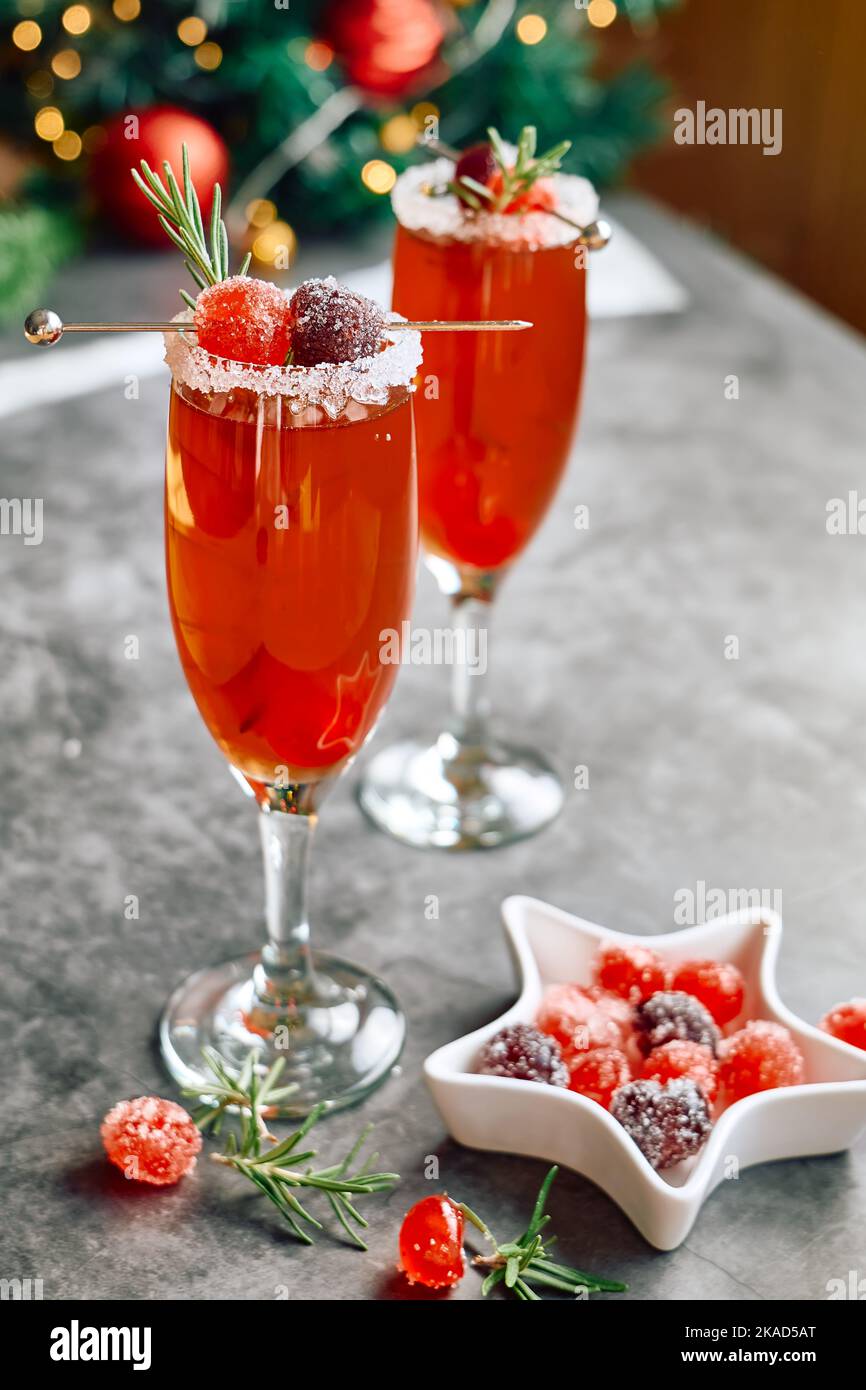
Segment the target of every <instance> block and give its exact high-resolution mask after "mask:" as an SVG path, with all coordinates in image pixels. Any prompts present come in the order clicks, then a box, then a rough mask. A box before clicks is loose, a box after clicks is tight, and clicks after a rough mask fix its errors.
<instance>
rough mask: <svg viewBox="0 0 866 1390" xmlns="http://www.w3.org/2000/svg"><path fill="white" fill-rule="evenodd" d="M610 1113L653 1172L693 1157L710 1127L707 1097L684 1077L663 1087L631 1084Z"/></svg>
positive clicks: (617, 1096)
mask: <svg viewBox="0 0 866 1390" xmlns="http://www.w3.org/2000/svg"><path fill="white" fill-rule="evenodd" d="M610 1110H611V1114H612V1115H613V1117H614V1119H615V1120H618V1121H619V1123H620V1124H621V1125H622V1127H623V1129H624V1130H625V1132H626V1134H628V1135H629V1136H630V1137H631V1138H632V1139H633V1140H634V1142H635V1143H636V1144H637V1146H638V1148H639V1149H640V1151H641V1153H642V1154H643V1155H644V1157H645V1158H646V1159H647V1160H648V1161H649V1162H650V1163H651V1164H652V1166H653V1168H670V1167H671V1165H672V1164H674V1163H679V1162H680V1161H681V1160H682V1159H684V1158H690V1157H691V1156H692V1154H696V1153H697V1152H698V1151H699V1150H700V1149H701V1148H702V1147H703V1145H704V1143H705V1142H706V1139H707V1136H708V1134H709V1132H710V1130H711V1129H712V1127H713V1123H712V1120H711V1118H710V1109H709V1105H708V1104H707V1098H706V1096H705V1095H704V1093H703V1091H702V1090H701V1089H700V1087H699V1086H696V1085H695V1083H694V1081H689V1080H687V1079H686V1078H685V1077H679V1078H677V1080H675V1081H668V1082H667V1084H666V1085H664V1086H662V1085H660V1084H659V1082H658V1081H644V1080H640V1081H630V1082H629V1083H628V1085H626V1086H621V1087H620V1089H619V1090H618V1091H617V1092H616V1094H615V1095H614V1098H613V1101H612V1103H611V1107H610Z"/></svg>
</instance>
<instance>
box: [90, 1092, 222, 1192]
mask: <svg viewBox="0 0 866 1390" xmlns="http://www.w3.org/2000/svg"><path fill="white" fill-rule="evenodd" d="M99 1132H100V1134H101V1135H102V1142H103V1144H104V1145H105V1152H106V1153H107V1154H108V1157H109V1158H110V1159H111V1162H112V1163H114V1164H116V1166H117V1167H118V1168H120V1170H121V1171H122V1173H123V1175H124V1177H127V1178H130V1179H132V1180H134V1181H136V1182H147V1183H153V1184H154V1185H155V1186H157V1187H163V1186H166V1185H168V1184H169V1183H175V1182H179V1181H180V1179H181V1178H182V1177H184V1176H185V1175H186V1174H187V1173H190V1172H192V1170H193V1168H194V1167H195V1160H196V1154H197V1153H198V1152H199V1150H200V1148H201V1142H202V1141H201V1134H200V1132H199V1130H198V1129H197V1127H196V1126H195V1124H194V1123H193V1121H192V1120H191V1119H190V1117H189V1115H188V1114H187V1113H186V1111H185V1110H184V1109H183V1108H182V1107H181V1106H179V1105H175V1103H174V1101H172V1100H162V1099H161V1098H160V1097H159V1096H138V1097H137V1098H136V1099H135V1100H122V1101H120V1102H119V1104H117V1105H115V1106H114V1107H113V1109H111V1110H109V1112H108V1114H107V1115H106V1117H105V1119H104V1120H103V1121H102V1124H101V1126H100V1130H99Z"/></svg>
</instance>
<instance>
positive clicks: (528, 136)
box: [445, 125, 571, 212]
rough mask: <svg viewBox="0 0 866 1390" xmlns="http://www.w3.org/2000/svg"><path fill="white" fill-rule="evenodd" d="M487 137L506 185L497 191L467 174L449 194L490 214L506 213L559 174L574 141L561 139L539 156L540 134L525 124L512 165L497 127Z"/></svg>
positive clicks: (489, 131)
mask: <svg viewBox="0 0 866 1390" xmlns="http://www.w3.org/2000/svg"><path fill="white" fill-rule="evenodd" d="M487 135H488V138H489V140H490V148H491V150H492V151H493V158H494V159H495V161H496V163H497V165H498V167H499V172H500V174H501V176H502V186H501V188H499V189H497V190H496V191H495V192H494V190H493V189H491V188H488V187H487V186H486V185H485V184H483V183H479V182H478V181H477V180H476V179H473V178H470V177H469V176H468V175H466V174H461V175H460V177H459V179H453V180H452V181H451V182H450V183H449V184H448V185H447V188H446V190H445V191H446V192H448V193H453V194H455V195H456V197H458V198H460V199H461V201H462V202H464V203H465V204H466V205H467V207H470V208H472V209H473V210H474V211H475V212H478V211H480V209H481V208H484V210H485V211H486V212H503V211H504V210H505V208H507V207H508V206H509V204H510V203H512V202H514V200H515V199H516V198H520V197H522V195H523V194H525V193H528V192H529V190H530V189H531V188H532V185H533V184H534V183H535V182H536V180H538V179H540V178H545V177H547V176H548V175H550V174H554V173H556V171H557V169H558V168H559V166H560V164H561V162H562V159H563V156H564V155H565V154H566V153H567V152H568V151H569V150H570V149H571V141H570V140H560V141H559V143H558V144H556V145H552V146H551V147H550V149H549V150H546V151H545V153H544V154H540V155H538V157H536V154H535V151H536V146H537V143H538V133H537V131H536V129H535V126H534V125H525V126H524V127H523V129H522V130H521V132H520V135H519V136H518V138H517V154H516V156H515V159H514V162H513V163H512V160H511V155H510V152H509V150H508V148H507V147H506V145H505V142H504V141H503V139H502V136H501V135H500V134H499V131H498V130H496V128H495V127H494V126H489V127H488V130H487Z"/></svg>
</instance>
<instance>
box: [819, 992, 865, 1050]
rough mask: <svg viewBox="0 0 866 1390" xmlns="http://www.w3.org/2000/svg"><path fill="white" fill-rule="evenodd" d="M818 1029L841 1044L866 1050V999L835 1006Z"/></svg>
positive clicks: (822, 1020)
mask: <svg viewBox="0 0 866 1390" xmlns="http://www.w3.org/2000/svg"><path fill="white" fill-rule="evenodd" d="M818 1027H819V1028H823V1030H824V1032H825V1033H829V1034H830V1035H831V1037H834V1038H839V1039H840V1041H841V1042H846V1043H850V1044H851V1046H852V1047H862V1048H864V1049H866V999H851V1000H849V1001H848V1003H847V1004H835V1005H834V1006H833V1008H832V1009H831V1010H830V1012H829V1013H826V1014H825V1015H824V1017H823V1018H822V1019H821V1022H820V1023H819V1024H818Z"/></svg>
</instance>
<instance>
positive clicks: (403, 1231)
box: [399, 1077, 627, 1302]
mask: <svg viewBox="0 0 866 1390" xmlns="http://www.w3.org/2000/svg"><path fill="white" fill-rule="evenodd" d="M534 1079H536V1080H537V1079H538V1078H537V1077H536V1078H534ZM557 1172H558V1169H557V1168H551V1169H550V1170H549V1171H548V1174H547V1176H546V1177H545V1179H544V1182H543V1183H542V1184H541V1189H540V1191H539V1193H538V1196H537V1197H536V1199H535V1206H534V1208H533V1211H532V1217H531V1219H530V1222H529V1225H528V1226H527V1228H526V1230H525V1231H524V1232H523V1234H522V1235H520V1236H518V1237H517V1239H516V1240H511V1241H506V1242H505V1243H504V1244H500V1243H499V1241H497V1239H496V1237H495V1236H494V1235H493V1232H492V1231H491V1230H490V1227H489V1226H488V1225H487V1223H486V1222H485V1221H482V1219H481V1217H480V1216H478V1215H477V1214H476V1213H475V1212H474V1211H473V1210H472V1209H471V1207H467V1206H466V1204H465V1203H463V1202H454V1201H452V1200H451V1198H450V1197H449V1196H448V1195H447V1194H446V1193H444V1192H439V1193H436V1194H435V1195H434V1196H431V1197H424V1198H422V1200H421V1201H420V1202H416V1203H415V1205H414V1207H412V1208H410V1210H409V1211H407V1213H406V1215H405V1217H404V1218H403V1224H402V1226H401V1227H400V1239H399V1244H400V1264H399V1268H400V1269H401V1270H402V1271H403V1273H404V1274H405V1275H406V1278H407V1279H408V1280H409V1283H410V1284H422V1285H423V1286H424V1288H427V1289H436V1290H440V1289H450V1288H453V1287H454V1285H455V1284H459V1282H460V1280H461V1279H462V1278H463V1275H464V1273H465V1272H466V1259H465V1256H464V1253H463V1235H464V1231H465V1228H466V1224H467V1223H468V1224H469V1225H471V1226H474V1227H475V1229H476V1230H477V1231H479V1232H480V1234H481V1235H482V1236H483V1238H484V1241H485V1243H486V1246H487V1250H486V1252H485V1253H484V1254H483V1255H476V1256H475V1257H474V1259H473V1261H472V1264H473V1266H474V1267H475V1268H477V1269H480V1270H483V1271H484V1274H485V1277H484V1281H483V1283H482V1285H481V1293H482V1295H486V1294H488V1293H490V1292H491V1290H493V1289H495V1288H496V1287H497V1285H500V1284H501V1285H502V1286H503V1288H504V1289H505V1291H506V1292H511V1293H513V1294H514V1295H515V1296H516V1297H517V1298H520V1299H522V1300H524V1301H527V1302H528V1301H533V1302H539V1301H540V1299H539V1295H538V1294H537V1293H536V1292H535V1290H536V1288H537V1287H540V1288H544V1289H552V1290H555V1291H556V1292H559V1293H567V1294H569V1295H570V1296H571V1297H572V1298H574V1297H575V1296H577V1297H585V1296H586V1295H587V1294H590V1293H621V1292H622V1291H623V1290H624V1289H625V1288H627V1285H626V1284H621V1283H619V1282H618V1281H617V1280H614V1279H602V1278H600V1277H599V1276H598V1275H595V1274H585V1273H584V1272H583V1270H580V1269H572V1268H571V1266H570V1265H564V1264H560V1263H559V1262H558V1259H557V1261H556V1262H554V1260H552V1259H551V1254H550V1247H551V1246H552V1245H553V1242H554V1239H555V1237H553V1236H550V1235H547V1236H545V1235H544V1234H543V1232H544V1231H545V1229H546V1227H547V1226H548V1224H549V1222H550V1217H549V1216H547V1215H546V1213H545V1207H546V1205H547V1197H548V1194H549V1192H550V1188H551V1186H552V1184H553V1180H554V1178H555V1177H556V1174H557Z"/></svg>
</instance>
